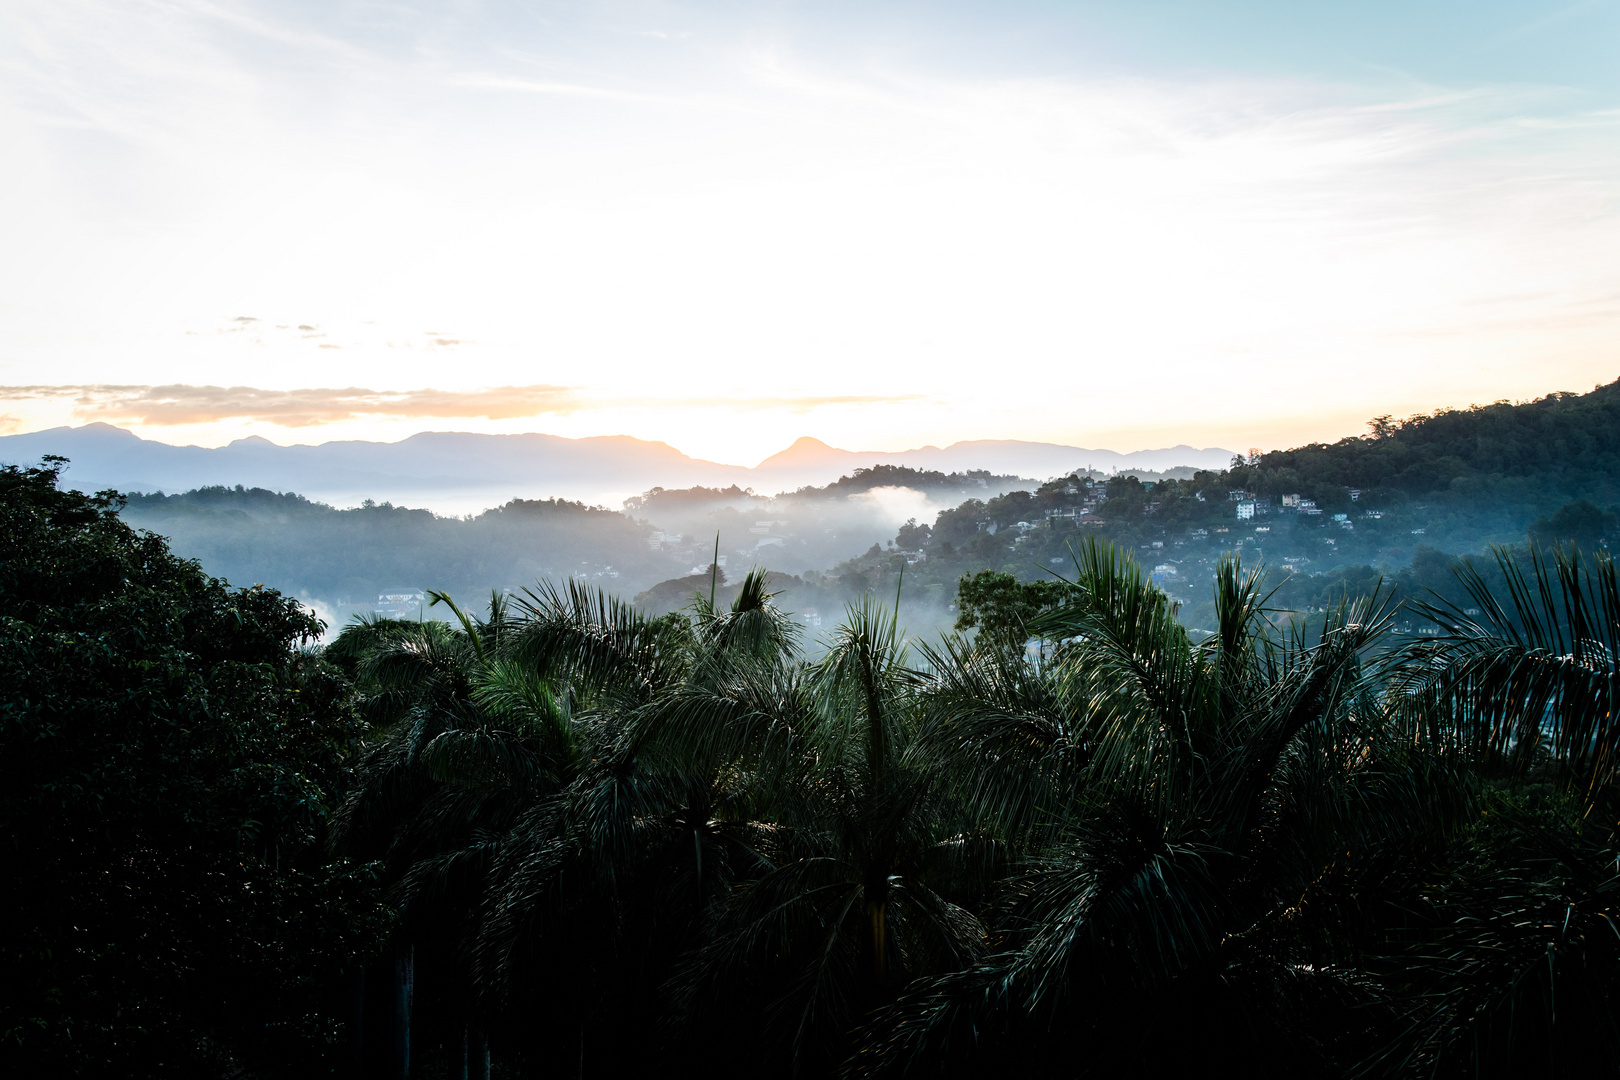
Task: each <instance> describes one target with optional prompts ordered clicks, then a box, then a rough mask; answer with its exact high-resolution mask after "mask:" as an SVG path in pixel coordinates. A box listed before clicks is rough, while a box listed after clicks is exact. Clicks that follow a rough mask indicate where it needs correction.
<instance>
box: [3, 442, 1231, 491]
mask: <svg viewBox="0 0 1620 1080" xmlns="http://www.w3.org/2000/svg"><path fill="white" fill-rule="evenodd" d="M45 454H58V455H61V456H62V457H66V458H68V459H69V460H70V461H71V465H70V466H69V469H68V471H67V473H66V476H65V479H66V482H68V483H69V484H71V485H72V486H74V487H77V488H81V489H84V490H99V489H102V488H117V489H119V490H123V491H141V492H152V491H167V492H177V491H184V490H188V489H191V488H197V487H203V486H207V485H212V484H225V485H236V484H241V485H244V486H246V487H262V488H268V489H270V490H273V491H297V492H299V493H301V494H303V495H305V496H307V497H309V498H312V499H318V500H321V501H324V502H329V503H331V504H333V505H337V506H343V505H354V504H357V503H359V502H361V501H362V500H364V499H374V500H376V501H379V502H382V501H392V502H395V503H399V504H406V505H413V506H425V507H428V508H430V509H433V510H435V511H437V512H440V513H465V512H469V511H474V510H480V509H483V508H485V507H489V506H495V505H499V504H501V503H504V502H505V501H507V500H508V499H511V498H536V497H550V496H557V497H563V498H571V499H579V500H583V501H585V502H590V503H602V504H606V505H612V506H617V505H618V503H619V501H620V500H622V499H624V498H625V497H627V496H629V495H633V494H638V493H640V492H642V491H645V490H647V489H649V488H651V487H654V486H659V487H666V488H675V487H689V486H692V485H697V484H702V485H705V486H720V487H724V486H730V485H732V484H736V485H738V486H739V487H745V488H752V489H754V490H755V491H758V492H762V493H766V492H769V493H776V492H780V491H789V490H793V489H796V488H798V487H802V486H804V485H807V484H826V483H830V482H831V481H833V480H835V479H837V478H838V477H839V476H841V475H844V474H847V473H849V472H851V471H852V470H854V469H856V468H862V467H870V466H872V465H880V464H883V465H906V466H910V467H912V468H916V469H936V470H939V471H942V472H966V471H968V470H972V469H986V470H989V471H991V472H995V473H1005V474H1012V475H1018V476H1025V477H1030V478H1033V479H1043V478H1046V477H1050V476H1057V475H1060V474H1063V473H1067V472H1070V471H1073V470H1075V469H1082V468H1086V467H1091V468H1095V469H1101V470H1104V471H1110V472H1112V471H1118V470H1124V469H1144V470H1146V469H1151V470H1155V471H1163V470H1165V469H1170V468H1175V467H1177V466H1192V467H1196V468H1208V469H1220V468H1224V467H1225V466H1226V465H1227V464H1229V463H1230V461H1231V458H1232V452H1231V451H1230V450H1222V449H1218V448H1205V449H1195V448H1194V447H1190V446H1175V447H1169V448H1166V449H1162V450H1139V451H1136V452H1133V453H1119V452H1117V451H1113V450H1094V449H1086V448H1083V447H1076V446H1061V445H1057V444H1054V443H1040V442H1023V441H1018V440H980V441H972V442H957V443H952V444H951V445H950V446H946V447H943V448H940V447H935V446H924V447H920V448H917V449H914V450H906V451H902V452H898V453H892V452H876V451H854V450H841V449H838V448H836V447H832V446H828V445H827V444H826V443H824V442H821V441H820V440H818V439H812V438H808V437H806V438H801V439H799V440H798V441H797V442H795V443H793V445H792V446H789V447H788V448H787V449H785V450H783V451H782V452H780V453H778V454H774V455H772V456H771V457H768V458H766V459H765V460H764V461H762V462H760V464H759V465H757V466H755V467H753V468H746V467H743V466H738V465H725V464H721V463H719V462H714V461H705V460H703V459H701V458H694V457H689V456H687V455H686V454H683V453H681V452H680V451H679V450H677V449H675V448H674V447H672V446H670V445H669V444H667V443H662V442H650V441H647V440H643V439H636V438H632V437H630V436H627V435H612V436H599V437H593V438H583V439H568V438H563V437H561V436H557V435H542V434H527V435H481V434H474V433H470V432H453V431H425V432H422V433H420V434H417V435H412V436H411V437H409V438H407V439H402V440H401V441H399V442H393V443H385V442H366V441H358V440H354V441H334V442H327V443H321V444H319V445H315V446H304V445H294V446H281V445H279V444H277V443H273V442H270V441H269V440H268V439H263V438H260V437H257V436H254V437H251V438H246V439H238V440H236V441H235V442H232V443H230V444H228V445H226V446H221V447H202V446H175V445H172V444H170V443H164V442H158V441H156V440H152V439H143V438H141V437H140V436H138V435H136V434H135V433H134V432H131V431H127V430H125V429H123V428H118V427H114V426H112V425H110V424H86V425H83V426H81V427H58V428H50V429H47V430H44V431H34V432H28V433H26V434H20V435H6V436H0V463H6V464H33V463H35V462H37V461H38V460H39V459H40V457H41V456H43V455H45Z"/></svg>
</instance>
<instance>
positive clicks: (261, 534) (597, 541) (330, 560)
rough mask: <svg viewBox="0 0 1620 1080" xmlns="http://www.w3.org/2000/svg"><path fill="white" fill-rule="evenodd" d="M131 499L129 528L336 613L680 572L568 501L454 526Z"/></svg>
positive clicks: (289, 508)
mask: <svg viewBox="0 0 1620 1080" xmlns="http://www.w3.org/2000/svg"><path fill="white" fill-rule="evenodd" d="M127 498H128V503H127V505H126V506H125V507H124V509H123V512H122V516H123V518H124V520H126V521H128V522H129V523H130V524H131V525H134V526H136V527H138V528H143V529H150V530H152V531H153V532H156V533H159V534H161V535H163V536H166V537H168V538H169V542H170V543H171V544H172V545H173V546H174V548H175V549H176V550H177V551H180V552H183V553H184V554H185V555H187V556H189V557H191V558H195V559H198V560H200V561H201V562H202V564H203V565H204V566H205V567H207V568H208V570H209V572H210V573H213V574H217V575H219V576H221V577H224V578H226V579H228V580H230V581H234V582H243V583H245V584H249V585H251V584H254V583H255V582H258V583H262V584H265V585H269V586H272V587H274V588H277V589H280V590H282V591H284V592H286V593H289V594H291V595H294V596H300V597H303V598H305V599H306V600H318V601H321V602H322V603H324V604H326V605H328V606H329V607H330V608H334V609H343V608H345V607H350V606H352V607H354V608H356V609H359V610H370V607H371V606H372V605H373V604H374V603H375V602H376V600H377V597H378V594H379V593H380V592H381V591H382V590H384V589H397V588H400V587H408V588H413V589H442V590H444V591H448V592H452V593H458V594H461V595H466V594H469V593H478V592H487V591H488V590H489V589H491V588H516V587H519V586H522V585H526V584H532V583H534V582H535V581H536V580H538V579H539V578H542V577H545V578H559V579H560V578H566V577H583V578H588V579H592V580H597V581H604V580H605V581H609V582H616V581H618V580H620V579H621V578H623V579H624V581H625V583H626V584H627V585H634V584H635V583H637V582H641V581H645V580H656V579H657V578H659V577H661V576H664V575H665V574H667V573H668V568H667V566H665V565H659V563H660V560H659V559H658V557H657V555H656V553H655V552H654V551H653V550H652V549H651V548H650V547H649V544H648V535H649V533H650V531H651V530H650V529H649V528H648V527H647V526H645V525H642V524H639V523H637V522H636V521H634V520H632V519H630V518H628V517H626V516H625V515H623V514H621V513H618V512H616V511H611V510H604V509H602V508H600V507H590V506H586V505H584V504H583V503H576V502H569V501H567V500H564V499H533V500H524V499H515V500H513V501H511V502H509V503H507V504H506V505H504V506H500V507H496V508H495V509H492V510H486V511H484V512H483V513H481V514H478V515H476V516H469V517H467V518H454V517H438V516H436V515H434V514H432V513H430V512H428V511H426V510H412V509H407V508H406V507H403V506H390V505H388V504H386V503H384V504H382V505H380V506H379V505H369V504H368V505H364V506H360V507H356V508H354V509H349V510H339V509H335V508H333V507H330V506H326V505H324V504H322V503H316V502H311V501H310V500H308V499H306V498H304V497H303V496H301V495H295V494H291V493H286V494H282V493H277V492H273V491H266V490H264V489H262V488H250V489H244V488H241V487H236V488H226V487H212V488H201V489H199V490H196V491H189V492H185V493H184V494H180V495H163V494H155V495H130V496H128V497H127ZM343 617H345V618H346V617H347V613H346V612H344V613H343Z"/></svg>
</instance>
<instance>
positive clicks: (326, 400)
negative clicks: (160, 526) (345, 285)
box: [0, 383, 922, 428]
mask: <svg viewBox="0 0 1620 1080" xmlns="http://www.w3.org/2000/svg"><path fill="white" fill-rule="evenodd" d="M46 400H57V401H61V400H68V401H71V402H73V405H74V409H73V416H74V418H75V419H77V420H82V421H103V422H106V423H114V424H143V425H149V426H153V427H174V426H179V425H183V424H207V423H214V422H217V421H220V420H252V421H259V422H263V423H270V424H276V425H279V426H281V427H288V428H299V427H313V426H316V425H320V424H335V423H341V422H343V421H346V420H355V419H358V418H361V417H387V418H394V419H418V418H420V419H428V418H435V417H437V418H448V419H454V418H482V419H486V420H513V419H518V418H521V417H527V416H546V415H556V414H561V413H572V412H578V411H581V410H586V409H611V408H632V409H633V408H669V407H672V406H673V407H676V408H726V409H738V410H746V411H755V410H772V409H785V410H789V411H793V412H800V413H803V412H808V411H810V410H812V409H817V408H823V407H827V406H861V405H887V404H895V403H898V402H905V401H918V400H922V399H921V397H920V396H919V395H914V394H898V395H896V394H889V395H882V394H834V395H819V394H806V395H798V396H791V395H790V396H776V397H724V396H708V397H690V398H674V399H671V398H650V397H636V398H608V397H588V396H586V395H584V394H582V393H580V391H579V390H578V389H577V388H574V387H567V386H546V385H536V386H494V387H488V388H486V389H481V390H434V389H431V388H428V389H422V390H368V389H365V388H363V387H357V386H349V387H341V388H339V387H312V388H307V389H299V390H265V389H261V388H259V387H254V386H188V385H184V384H171V385H168V386H129V385H116V384H108V383H95V384H85V385H67V386H48V385H36V386H0V401H6V402H22V401H46ZM8 419H15V418H14V417H0V425H3V424H4V423H5V421H6V420H8Z"/></svg>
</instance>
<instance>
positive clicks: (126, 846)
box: [0, 459, 386, 1077]
mask: <svg viewBox="0 0 1620 1080" xmlns="http://www.w3.org/2000/svg"><path fill="white" fill-rule="evenodd" d="M62 464H63V462H62V460H61V459H47V460H46V461H45V463H44V464H43V465H42V466H40V467H37V468H17V467H13V466H5V467H3V468H0V600H3V610H4V614H3V616H0V671H3V674H0V683H3V687H4V689H3V690H0V718H3V722H0V826H3V831H4V835H5V841H4V843H5V846H6V872H5V874H4V875H0V912H3V913H4V918H3V919H0V924H3V929H0V936H3V946H0V947H3V948H4V954H5V956H6V957H7V958H8V967H7V978H6V979H5V980H4V987H3V989H0V1060H4V1061H6V1062H8V1063H9V1064H10V1067H11V1068H12V1069H13V1070H15V1071H14V1075H108V1076H164V1077H173V1076H186V1075H199V1076H205V1075H220V1074H222V1073H226V1072H229V1071H231V1070H233V1069H241V1068H243V1067H246V1066H248V1065H260V1066H262V1065H268V1064H281V1065H286V1066H289V1067H295V1068H297V1069H298V1070H299V1071H301V1072H303V1073H304V1074H305V1075H314V1074H316V1073H319V1072H321V1071H326V1070H330V1069H331V1068H332V1067H333V1066H334V1065H335V1064H336V1063H337V1062H339V1061H341V1060H342V1057H343V1055H344V1054H345V1053H346V1047H345V1041H344V1038H343V1036H344V1032H343V1028H342V1026H341V1025H340V1024H338V1023H337V1022H336V1021H334V1020H333V1019H332V1018H333V1017H335V1016H342V1015H344V1014H345V1013H346V1011H347V1010H346V1008H345V1007H344V1006H345V1003H344V1002H343V1001H342V995H343V986H344V982H343V979H342V978H341V974H342V972H343V970H344V969H345V968H346V967H350V966H352V965H353V963H354V961H355V959H356V958H357V957H359V956H363V955H365V954H368V953H369V952H370V951H371V950H372V949H373V948H374V947H375V944H376V941H377V939H378V937H379V935H380V933H381V931H382V929H383V928H384V926H385V925H386V913H385V911H384V910H383V909H382V908H381V907H380V905H379V903H378V899H377V893H376V889H375V885H374V883H373V880H372V875H371V873H370V871H369V869H368V868H366V867H363V866H355V865H350V864H345V863H342V862H337V863H333V862H330V861H329V860H328V859H327V858H326V857H325V855H324V839H325V832H326V822H327V816H328V807H329V805H330V803H329V799H330V797H331V793H332V792H333V790H334V789H335V788H336V787H337V786H338V785H339V784H340V783H341V781H342V777H343V774H344V771H345V769H346V765H347V759H348V754H349V752H350V748H351V747H352V745H353V741H354V740H355V738H356V736H357V735H358V734H359V730H360V729H359V725H358V723H357V721H356V719H355V717H354V716H353V714H352V712H351V711H350V710H349V708H348V707H347V684H346V683H345V681H344V680H343V679H342V678H341V676H340V675H339V674H338V673H337V672H336V671H335V670H334V669H332V668H330V667H329V666H327V665H326V664H324V663H323V662H322V661H321V660H319V659H318V658H317V657H316V656H315V655H313V654H311V653H309V652H307V651H304V650H303V649H301V648H300V646H301V644H303V643H305V642H308V641H310V640H311V639H312V638H314V637H315V636H317V635H318V634H319V632H320V625H319V624H318V623H317V622H316V621H315V620H314V619H313V618H311V617H310V616H309V615H308V614H306V613H305V612H304V611H303V610H302V609H301V608H300V607H299V606H298V605H297V604H296V603H295V602H293V601H291V600H288V599H285V598H283V597H281V596H279V595H277V594H276V593H274V592H272V591H268V590H264V589H259V588H254V589H246V590H233V589H231V588H229V587H228V586H227V585H226V584H225V583H224V582H221V581H218V580H216V579H213V578H210V577H208V576H207V575H205V574H204V573H203V572H202V571H201V570H200V569H199V568H198V566H197V565H196V564H195V563H192V562H186V561H183V560H181V559H178V558H175V557H174V556H173V555H171V554H170V553H169V551H168V548H167V546H166V545H165V543H164V541H163V540H162V539H161V538H159V537H156V536H153V535H151V534H149V533H147V534H137V533H135V532H134V531H132V530H131V529H130V528H128V527H127V526H126V525H124V524H123V523H122V522H121V521H120V520H119V518H118V515H117V510H118V507H119V498H118V496H116V495H115V494H114V493H111V492H104V493H102V494H99V495H84V494H81V493H79V492H76V491H62V490H60V489H59V488H58V486H57V482H58V478H59V473H60V469H61V466H62ZM334 999H335V1000H334Z"/></svg>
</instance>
